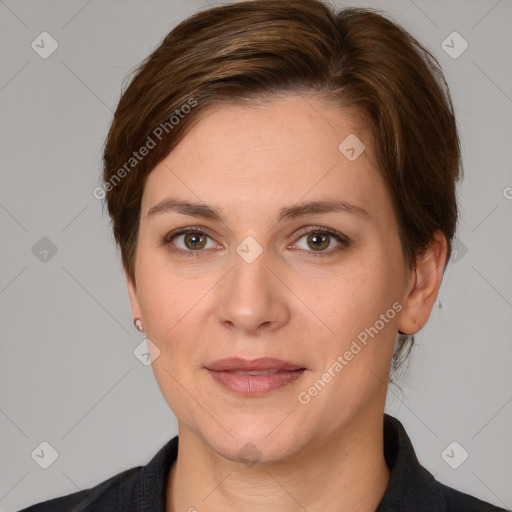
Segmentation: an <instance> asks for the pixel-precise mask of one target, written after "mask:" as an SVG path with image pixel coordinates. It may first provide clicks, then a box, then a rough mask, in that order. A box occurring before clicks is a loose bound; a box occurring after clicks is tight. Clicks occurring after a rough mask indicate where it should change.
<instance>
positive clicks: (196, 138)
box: [142, 95, 390, 216]
mask: <svg viewBox="0 0 512 512" xmlns="http://www.w3.org/2000/svg"><path fill="white" fill-rule="evenodd" d="M199 116H200V117H199V118H198V120H196V122H195V124H194V126H193V127H192V128H191V129H190V131H189V132H188V133H187V135H185V137H184V138H183V139H182V140H181V141H180V142H179V144H178V145H177V146H176V147H175V148H174V149H173V150H172V151H171V153H170V154H169V155H167V157H166V158H165V159H164V160H162V162H160V163H159V164H158V165H157V166H156V167H155V168H154V169H153V170H152V171H151V173H150V175H149V176H148V179H147V181H146V185H145V190H144V195H143V203H142V208H143V212H146V213H147V210H148V209H149V208H150V207H151V206H153V205H154V204H156V203H158V202H160V201H161V200H162V199H164V198H165V197H166V196H167V195H172V196H173V197H179V198H182V199H184V200H189V201H194V202H202V201H203V202H206V203H208V204H214V205H219V206H221V207H222V208H223V209H226V210H229V209H232V210H233V211H240V210H241V209H244V210H247V209H252V211H254V209H261V208H264V209H265V210H266V211H269V210H275V211H278V210H279V209H280V208H282V206H283V205H285V204H286V205H289V204H290V203H293V202H300V201H311V200H315V199H318V198H320V197H321V198H325V197H326V196H328V197H329V198H331V199H341V200H345V201H347V202H350V203H352V204H355V205H357V206H360V207H361V208H364V209H365V210H366V211H368V212H369V213H370V215H372V212H373V213H375V212H377V211H379V215H385V214H386V211H384V210H386V209H389V208H390V203H389V197H388V196H387V191H386V190H385V187H384V185H383V183H382V181H381V178H380V176H379V175H378V173H377V170H376V169H375V167H374V163H373V162H374V156H373V144H372V141H371V140H370V137H369V132H368V131H367V130H365V129H364V127H363V126H362V123H361V122H360V119H359V118H358V117H357V115H356V114H355V113H354V111H349V110H344V109H340V107H337V106H336V105H334V104H332V103H329V102H327V101H325V100H321V99H318V98H315V97H305V96H301V95H300V96H299V95H297V96H289V97H281V98H276V99H273V100H268V101H265V102H258V103H257V104H250V105H236V104H226V105H222V106H216V107H215V108H209V109H207V110H206V111H204V112H202V113H200V114H199ZM345 141H348V142H345ZM363 144H364V150H363V151H362V153H361V154H360V155H359V156H358V157H357V158H355V159H353V158H352V157H353V156H354V153H355V154H356V156H357V153H359V152H360V151H361V150H362V147H363V146H362V145H363ZM347 149H348V152H347ZM352 149H353V150H354V151H351V150H352ZM348 157H350V158H348ZM372 216H373V215H372Z"/></svg>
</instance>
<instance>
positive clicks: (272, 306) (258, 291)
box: [217, 250, 290, 335]
mask: <svg viewBox="0 0 512 512" xmlns="http://www.w3.org/2000/svg"><path fill="white" fill-rule="evenodd" d="M276 266H277V265H276V262H275V261H274V262H273V261H272V258H271V256H270V254H269V253H268V251H265V250H264V251H263V252H262V253H261V254H260V255H259V256H258V257H257V258H256V259H255V260H254V261H252V262H250V260H246V259H244V258H243V257H242V256H240V255H239V254H238V253H234V255H233V267H232V269H231V271H230V272H229V273H228V274H227V276H226V277H225V278H224V279H223V284H222V286H221V287H220V289H219V296H218V307H217V315H218V321H219V322H220V323H221V325H223V326H224V327H226V328H228V329H231V330H239V331H240V332H242V333H243V334H246V335H249V334H252V335H254V334H257V333H258V332H260V331H262V332H269V331H273V330H276V329H279V328H280V327H282V326H283V325H285V324H286V323H287V322H288V321H289V318H290V309H289V307H288V303H287V300H288V299H287V293H286V292H287V288H286V287H285V286H284V285H283V283H282V281H281V280H280V279H279V278H278V277H277V274H278V270H277V269H276Z"/></svg>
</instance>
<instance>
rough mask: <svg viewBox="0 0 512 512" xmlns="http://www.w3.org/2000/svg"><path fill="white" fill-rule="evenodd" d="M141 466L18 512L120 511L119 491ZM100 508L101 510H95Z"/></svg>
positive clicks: (127, 483)
mask: <svg viewBox="0 0 512 512" xmlns="http://www.w3.org/2000/svg"><path fill="white" fill-rule="evenodd" d="M141 469H142V466H137V467H134V468H130V469H128V470H126V471H122V472H121V473H118V474H117V475H114V476H112V477H110V478H108V479H107V480H104V481H103V482H101V483H99V484H98V485H96V486H94V487H91V488H89V489H84V490H82V491H78V492H75V493H72V494H67V495H65V496H60V497H58V498H53V499H51V500H47V501H42V502H40V503H36V504H35V505H31V506H30V507H28V508H24V509H23V510H20V511H18V512H61V511H62V512H64V511H65V512H89V511H90V512H93V511H97V510H109V511H111V512H116V511H120V510H121V508H120V506H121V501H120V499H119V498H120V495H121V489H122V488H123V487H125V486H126V485H130V483H131V482H132V481H133V480H134V479H135V478H136V476H137V474H138V473H139V471H140V470H141ZM98 506H100V507H102V508H101V509H99V508H97V507H98Z"/></svg>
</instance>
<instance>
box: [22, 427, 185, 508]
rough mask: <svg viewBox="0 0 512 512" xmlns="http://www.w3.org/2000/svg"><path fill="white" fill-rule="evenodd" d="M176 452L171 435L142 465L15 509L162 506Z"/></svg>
mask: <svg viewBox="0 0 512 512" xmlns="http://www.w3.org/2000/svg"><path fill="white" fill-rule="evenodd" d="M177 455H178V436H175V437H173V438H172V439H170V440H169V441H168V442H167V443H166V444H164V446H162V447H161V448H160V450H159V451H158V452H157V453H156V455H154V456H153V458H152V459H151V460H150V461H149V462H148V463H147V464H146V465H145V466H136V467H133V468H130V469H127V470H125V471H122V472H121V473H118V474H116V475H114V476H112V477H110V478H108V479H107V480H104V481H103V482H101V483H99V484H97V485H96V486H94V487H90V488H89V489H85V490H83V491H79V492H75V493H73V494H67V495H66V496H60V497H58V498H54V499H52V500H48V501H43V502H41V503H36V504H35V505H32V506H30V507H28V508H25V509H23V510H19V511H18V512H64V511H65V512H100V511H101V512H103V511H108V512H126V511H127V510H143V509H144V510H148V511H149V510H151V511H161V510H165V488H166V482H167V477H168V474H169V470H170V467H171V466H172V464H173V463H174V462H175V461H176V458H177Z"/></svg>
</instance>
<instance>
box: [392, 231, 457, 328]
mask: <svg viewBox="0 0 512 512" xmlns="http://www.w3.org/2000/svg"><path fill="white" fill-rule="evenodd" d="M447 256H448V243H447V241H446V237H445V235H444V234H443V233H442V232H441V231H436V233H435V235H434V240H432V242H430V245H429V247H428V249H427V251H426V253H425V255H423V256H420V257H418V258H417V259H416V270H415V271H414V274H415V275H414V280H413V285H412V287H411V288H410V290H409V292H408V295H407V297H406V298H405V301H404V303H403V305H404V307H403V311H402V314H401V316H400V320H399V322H398V329H399V330H400V331H401V332H403V333H405V334H415V333H416V332H418V331H419V330H420V329H421V328H422V327H423V326H424V325H425V324H426V323H427V320H428V319H429V317H430V313H431V312H432V308H433V307H434V304H435V301H436V298H437V294H438V292H439V288H440V286H441V281H442V279H443V272H444V267H445V264H446V258H447ZM416 322H418V323H416Z"/></svg>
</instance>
